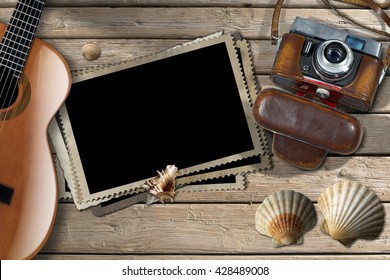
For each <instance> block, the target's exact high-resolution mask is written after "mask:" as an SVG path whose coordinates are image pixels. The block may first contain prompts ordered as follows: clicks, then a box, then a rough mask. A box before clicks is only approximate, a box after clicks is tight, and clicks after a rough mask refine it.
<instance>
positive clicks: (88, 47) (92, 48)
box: [81, 44, 100, 61]
mask: <svg viewBox="0 0 390 280" xmlns="http://www.w3.org/2000/svg"><path fill="white" fill-rule="evenodd" d="M81 51H82V53H83V56H84V58H85V59H86V60H88V61H91V60H95V59H97V58H98V57H99V55H100V48H99V47H98V46H96V45H95V44H85V45H84V46H83V48H82V49H81Z"/></svg>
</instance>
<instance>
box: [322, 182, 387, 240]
mask: <svg viewBox="0 0 390 280" xmlns="http://www.w3.org/2000/svg"><path fill="white" fill-rule="evenodd" d="M318 207H319V209H320V211H321V212H322V214H323V215H324V220H323V222H322V223H321V225H320V230H321V231H322V232H324V233H325V234H327V235H329V236H330V237H332V238H333V239H335V240H338V241H339V242H341V243H342V244H343V245H345V246H350V245H351V244H352V243H353V242H354V241H355V240H356V239H375V238H377V237H378V236H379V234H380V233H381V232H382V230H383V226H384V222H385V210H384V207H383V205H382V204H381V201H380V199H379V197H378V196H376V195H375V193H374V192H373V191H371V190H370V189H368V188H366V187H364V186H362V185H360V184H359V183H358V182H355V181H350V180H344V181H341V182H339V183H337V184H334V185H332V186H330V187H329V188H327V189H326V190H325V191H324V192H323V193H321V195H320V196H319V198H318Z"/></svg>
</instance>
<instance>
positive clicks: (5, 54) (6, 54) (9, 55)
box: [0, 51, 26, 63]
mask: <svg viewBox="0 0 390 280" xmlns="http://www.w3.org/2000/svg"><path fill="white" fill-rule="evenodd" d="M0 53H3V51H0ZM2 55H3V56H2V57H1V58H0V60H1V59H3V58H5V57H6V56H8V57H13V58H14V60H15V59H18V60H21V61H22V63H23V62H26V59H24V58H23V57H21V56H17V55H14V54H12V53H4V54H2ZM7 60H8V59H7Z"/></svg>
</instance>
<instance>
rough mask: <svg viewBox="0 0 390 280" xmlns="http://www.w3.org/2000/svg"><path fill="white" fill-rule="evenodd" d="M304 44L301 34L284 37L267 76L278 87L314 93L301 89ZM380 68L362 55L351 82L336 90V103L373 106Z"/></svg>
mask: <svg viewBox="0 0 390 280" xmlns="http://www.w3.org/2000/svg"><path fill="white" fill-rule="evenodd" d="M304 42H305V37H304V36H302V35H299V34H295V33H286V34H284V35H283V37H282V40H281V43H280V46H279V49H278V52H277V55H276V58H275V61H274V66H273V69H272V71H271V75H270V76H271V80H272V81H273V82H274V83H275V84H278V85H280V86H281V87H284V88H289V89H293V90H295V91H301V92H305V93H312V94H313V93H314V90H313V87H311V88H310V87H309V88H308V87H305V86H302V85H305V84H308V83H307V82H306V81H305V80H304V77H303V74H302V71H301V69H300V63H299V60H300V57H301V51H302V48H303V46H304ZM382 69H383V65H382V63H381V62H380V61H379V60H377V59H375V58H373V57H370V56H367V55H365V56H363V58H362V60H361V62H360V65H359V68H358V71H357V73H356V75H355V78H354V79H353V81H352V82H351V83H350V84H349V85H346V86H345V87H342V88H341V89H339V90H336V92H337V93H339V98H338V100H337V102H338V103H340V104H343V105H346V106H348V107H351V108H354V109H357V110H360V111H368V110H369V109H370V108H371V106H372V102H373V99H374V96H375V92H376V89H377V87H378V84H379V79H380V75H381V71H382Z"/></svg>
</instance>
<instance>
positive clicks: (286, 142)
mask: <svg viewBox="0 0 390 280" xmlns="http://www.w3.org/2000/svg"><path fill="white" fill-rule="evenodd" d="M272 152H273V154H274V155H275V156H277V157H279V158H281V159H282V160H284V161H286V162H288V163H289V164H291V165H294V166H296V167H299V168H302V169H307V170H313V169H317V168H318V167H320V165H321V163H322V161H323V160H324V159H325V156H326V154H327V153H328V152H327V151H325V150H323V149H321V148H318V147H316V146H313V145H310V144H307V143H305V142H302V141H298V140H295V139H292V138H289V137H286V136H283V135H281V134H275V133H274V135H273V141H272Z"/></svg>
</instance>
